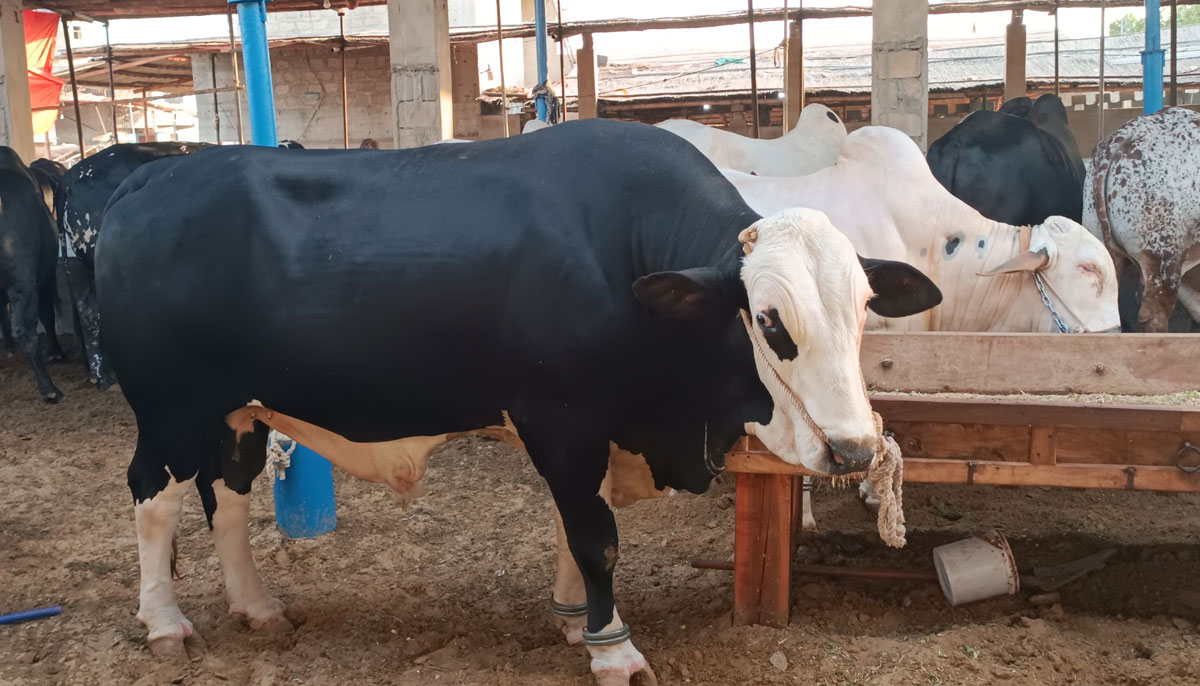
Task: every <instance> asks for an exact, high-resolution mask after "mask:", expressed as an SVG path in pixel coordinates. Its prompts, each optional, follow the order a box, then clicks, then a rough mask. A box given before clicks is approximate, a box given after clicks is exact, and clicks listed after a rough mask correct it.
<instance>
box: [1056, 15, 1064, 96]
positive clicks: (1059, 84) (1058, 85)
mask: <svg viewBox="0 0 1200 686" xmlns="http://www.w3.org/2000/svg"><path fill="white" fill-rule="evenodd" d="M1054 94H1055V95H1061V94H1062V93H1061V83H1060V82H1059V78H1058V1H1057V0H1055V2H1054Z"/></svg>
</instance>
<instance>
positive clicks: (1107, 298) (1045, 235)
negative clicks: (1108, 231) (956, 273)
mask: <svg viewBox="0 0 1200 686" xmlns="http://www.w3.org/2000/svg"><path fill="white" fill-rule="evenodd" d="M1020 272H1028V273H1033V274H1037V275H1040V277H1041V280H1042V283H1043V285H1044V290H1045V291H1046V296H1047V298H1048V299H1049V300H1050V304H1051V305H1052V306H1053V307H1054V309H1055V311H1057V312H1058V314H1059V316H1060V317H1061V318H1062V320H1063V322H1064V323H1065V324H1066V325H1067V326H1068V327H1069V328H1070V329H1071V330H1072V331H1084V332H1092V333H1095V332H1101V331H1114V330H1120V326H1121V317H1120V314H1119V313H1118V311H1117V270H1116V267H1114V266H1113V260H1112V256H1111V255H1110V254H1109V252H1108V250H1106V249H1105V247H1104V245H1103V244H1102V243H1101V242H1100V240H1099V239H1097V238H1096V237H1095V236H1093V235H1092V234H1091V233H1089V232H1088V231H1087V229H1085V228H1083V226H1082V225H1080V224H1077V223H1075V222H1073V221H1071V220H1070V219H1067V218H1065V217H1050V218H1048V219H1047V220H1046V221H1045V222H1043V223H1041V224H1038V225H1036V226H1033V227H1031V229H1030V236H1029V248H1028V249H1027V250H1024V251H1021V252H1018V253H1017V254H1016V255H1015V256H1014V257H1012V258H1011V259H1009V260H1007V261H1005V262H1004V263H1003V264H1001V265H999V266H996V267H993V268H991V269H989V270H987V271H985V272H983V274H984V275H985V276H992V275H996V274H1012V273H1020ZM1023 307H1024V308H1028V309H1030V310H1031V311H1032V312H1033V313H1034V314H1033V321H1034V322H1035V324H1036V325H1035V326H1034V327H1033V328H1034V329H1035V330H1041V331H1057V330H1058V327H1057V325H1056V324H1055V323H1054V321H1053V317H1052V315H1051V313H1050V310H1049V309H1048V308H1046V307H1045V306H1044V305H1043V304H1042V302H1041V295H1040V294H1039V293H1037V292H1036V291H1035V290H1034V289H1033V288H1024V289H1023Z"/></svg>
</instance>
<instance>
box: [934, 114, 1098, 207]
mask: <svg viewBox="0 0 1200 686" xmlns="http://www.w3.org/2000/svg"><path fill="white" fill-rule="evenodd" d="M1006 108H1007V109H1006ZM926 159H927V160H928V162H929V168H930V170H931V171H933V175H934V177H935V178H936V179H937V180H938V181H939V182H940V183H941V184H942V186H944V187H945V188H946V190H948V191H950V192H951V193H952V194H953V195H954V196H955V197H956V198H958V199H959V200H962V201H963V202H965V203H967V204H968V205H970V206H971V207H973V208H975V210H976V211H977V212H979V213H980V214H982V215H983V216H985V217H987V218H988V219H991V220H993V221H998V222H1004V223H1005V224H1013V225H1016V226H1034V225H1037V224H1041V223H1042V222H1044V221H1046V219H1047V218H1048V217H1052V216H1055V215H1058V216H1061V217H1066V218H1068V219H1071V220H1073V221H1077V222H1078V221H1080V219H1081V218H1082V214H1083V196H1082V195H1081V193H1080V191H1081V189H1082V188H1083V177H1084V168H1083V158H1082V156H1081V155H1080V153H1079V145H1078V144H1077V143H1076V142H1075V137H1074V136H1073V135H1072V134H1071V130H1070V128H1069V127H1068V125H1067V110H1066V108H1065V107H1063V104H1062V101H1061V100H1059V99H1058V96H1055V95H1051V94H1046V95H1043V96H1041V97H1040V98H1038V99H1037V100H1036V101H1035V102H1032V103H1031V102H1029V98H1016V99H1015V100H1013V101H1010V102H1008V103H1005V107H1004V108H1001V110H1000V111H999V112H973V113H971V114H970V115H969V116H968V117H967V118H966V119H964V120H962V121H961V122H959V123H958V124H957V125H955V127H954V128H952V129H950V131H948V132H947V133H946V135H944V136H942V137H941V138H939V139H938V140H936V141H934V143H933V145H931V146H929V152H928V154H927V155H926Z"/></svg>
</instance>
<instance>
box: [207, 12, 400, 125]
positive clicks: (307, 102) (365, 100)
mask: <svg viewBox="0 0 1200 686" xmlns="http://www.w3.org/2000/svg"><path fill="white" fill-rule="evenodd" d="M334 18H335V19H336V15H335V17H334ZM209 64H210V63H209V56H208V55H198V56H195V57H193V58H192V75H193V77H194V78H195V80H196V84H197V87H200V88H210V87H211V85H212V71H211V69H210V66H209ZM239 66H240V65H239ZM346 74H347V79H346V81H347V90H348V93H349V100H350V108H349V109H350V112H349V120H350V147H358V144H359V143H360V142H361V141H362V139H364V138H374V139H375V140H377V141H379V145H380V147H384V148H390V147H392V104H391V82H390V78H391V72H390V64H389V57H388V50H387V48H386V47H372V48H364V49H361V50H350V51H348V52H347V53H346ZM271 75H272V79H273V81H274V84H275V116H276V123H277V128H278V131H279V140H294V141H299V142H300V143H301V144H302V145H304V146H305V147H311V148H340V147H342V71H341V57H340V56H339V55H338V53H336V52H333V51H332V50H329V49H327V48H295V49H286V50H275V51H273V52H272V53H271ZM217 85H218V87H220V86H228V85H233V70H232V68H231V65H230V60H229V56H228V55H218V56H217ZM218 103H219V106H218V112H219V114H220V119H221V139H222V140H223V141H224V142H226V143H229V142H236V141H237V133H236V128H235V127H236V117H235V113H234V95H233V93H232V92H229V93H221V94H219V97H218ZM197 110H198V112H197V115H198V117H199V122H200V127H199V131H200V134H199V135H200V140H202V141H205V142H213V141H216V127H215V124H214V122H215V117H214V114H213V107H212V96H203V95H202V96H198V97H197ZM242 118H243V128H244V131H245V135H246V142H247V143H249V142H251V141H250V125H249V122H250V119H249V113H248V112H247V111H246V102H245V99H244V98H243V100H242Z"/></svg>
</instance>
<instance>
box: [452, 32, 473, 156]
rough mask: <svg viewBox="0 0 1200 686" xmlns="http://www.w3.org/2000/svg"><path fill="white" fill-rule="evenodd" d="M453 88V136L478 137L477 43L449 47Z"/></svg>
mask: <svg viewBox="0 0 1200 686" xmlns="http://www.w3.org/2000/svg"><path fill="white" fill-rule="evenodd" d="M450 56H451V60H452V62H453V66H452V69H451V77H452V84H453V86H452V87H453V90H454V137H455V138H479V122H480V114H479V45H478V44H477V43H458V44H455V45H452V46H451V47H450Z"/></svg>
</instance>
